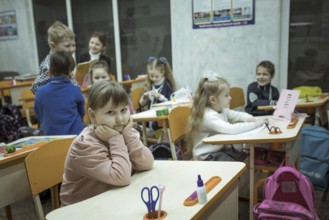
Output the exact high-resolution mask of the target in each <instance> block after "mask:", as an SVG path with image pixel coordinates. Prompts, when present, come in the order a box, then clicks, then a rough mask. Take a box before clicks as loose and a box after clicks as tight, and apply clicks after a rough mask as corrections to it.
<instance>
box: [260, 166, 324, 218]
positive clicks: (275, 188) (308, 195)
mask: <svg viewBox="0 0 329 220" xmlns="http://www.w3.org/2000/svg"><path fill="white" fill-rule="evenodd" d="M263 194H264V195H263V196H264V197H263V198H264V200H263V201H262V202H260V203H257V204H256V205H255V206H254V215H255V219H256V220H269V219H272V220H275V219H291V220H318V219H319V218H318V216H317V213H316V210H315V199H314V188H313V185H312V183H311V182H310V180H309V179H308V178H307V177H306V176H304V175H303V174H302V173H301V172H299V171H298V170H296V169H295V168H293V167H288V166H282V167H280V168H278V169H277V170H276V171H275V172H274V174H273V175H271V176H269V177H268V178H267V179H266V181H265V184H264V193H263Z"/></svg>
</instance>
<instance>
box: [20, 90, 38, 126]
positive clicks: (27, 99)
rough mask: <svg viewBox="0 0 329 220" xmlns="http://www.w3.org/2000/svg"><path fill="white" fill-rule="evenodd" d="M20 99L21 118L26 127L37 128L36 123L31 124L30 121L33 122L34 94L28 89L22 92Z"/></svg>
mask: <svg viewBox="0 0 329 220" xmlns="http://www.w3.org/2000/svg"><path fill="white" fill-rule="evenodd" d="M21 95H22V98H21V99H20V101H21V102H22V107H23V109H22V111H21V113H22V116H23V118H25V119H26V122H27V125H28V126H29V127H31V128H38V123H33V122H32V119H34V121H35V114H34V109H33V107H34V94H33V93H32V92H31V89H30V88H27V89H24V90H22V93H21Z"/></svg>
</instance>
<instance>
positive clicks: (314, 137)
mask: <svg viewBox="0 0 329 220" xmlns="http://www.w3.org/2000/svg"><path fill="white" fill-rule="evenodd" d="M301 138H302V141H301V145H302V150H301V164H300V169H301V172H302V173H303V174H304V175H306V176H307V177H308V178H309V179H310V180H311V182H312V184H313V186H314V188H315V189H316V190H321V191H327V190H328V185H329V131H328V130H327V129H325V128H323V127H319V126H307V127H304V128H302V132H301Z"/></svg>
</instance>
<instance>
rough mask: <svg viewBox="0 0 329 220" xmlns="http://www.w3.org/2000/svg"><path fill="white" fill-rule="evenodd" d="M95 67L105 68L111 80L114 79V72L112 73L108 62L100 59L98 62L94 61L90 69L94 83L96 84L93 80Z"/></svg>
mask: <svg viewBox="0 0 329 220" xmlns="http://www.w3.org/2000/svg"><path fill="white" fill-rule="evenodd" d="M95 69H104V70H105V71H106V72H107V74H108V75H109V77H110V80H111V79H112V73H111V71H110V69H109V66H108V65H107V63H106V62H105V61H103V60H99V61H97V62H96V63H94V64H93V65H92V66H91V67H90V69H89V74H90V78H91V83H92V84H94V82H93V81H92V80H93V72H94V70H95Z"/></svg>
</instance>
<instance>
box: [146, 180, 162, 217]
mask: <svg viewBox="0 0 329 220" xmlns="http://www.w3.org/2000/svg"><path fill="white" fill-rule="evenodd" d="M145 191H146V195H147V196H146V198H147V199H145V196H144V194H145V193H144V192H145ZM154 193H155V194H154ZM159 194H160V193H159V188H158V187H157V186H152V187H151V188H149V187H144V188H143V189H142V191H141V197H142V200H143V202H144V203H145V205H146V207H147V210H148V212H149V213H150V212H152V211H155V206H156V204H157V202H158V199H159ZM154 198H155V199H154Z"/></svg>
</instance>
